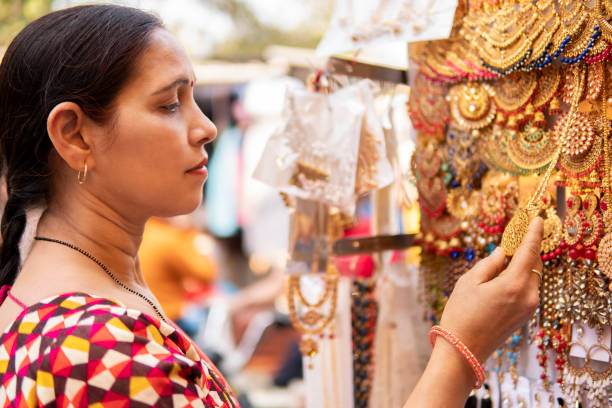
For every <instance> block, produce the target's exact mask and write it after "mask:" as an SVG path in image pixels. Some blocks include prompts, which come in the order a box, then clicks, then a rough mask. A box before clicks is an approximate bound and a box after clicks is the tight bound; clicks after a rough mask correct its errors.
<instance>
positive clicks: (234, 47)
mask: <svg viewBox="0 0 612 408" xmlns="http://www.w3.org/2000/svg"><path fill="white" fill-rule="evenodd" d="M203 1H205V2H206V3H208V4H210V5H213V6H214V7H216V8H217V9H219V10H221V11H223V12H225V13H227V14H229V15H230V16H231V17H232V19H233V20H234V23H235V25H236V27H237V30H238V32H237V33H236V35H235V36H234V37H233V38H232V39H230V40H228V41H226V42H224V43H222V44H220V45H218V46H217V47H216V49H215V50H214V52H213V55H212V57H213V58H219V59H224V60H232V59H241V60H245V59H246V60H248V59H252V58H258V57H260V56H261V53H262V51H263V50H264V48H266V47H267V46H268V45H270V44H277V45H287V46H294V47H305V48H315V47H316V46H317V44H318V43H319V41H320V40H321V37H322V36H323V33H324V31H325V29H326V27H327V24H328V22H329V18H330V16H331V11H332V8H331V4H332V2H327V1H323V0H317V1H313V5H314V6H315V7H314V10H315V11H316V14H315V15H314V16H313V18H312V19H310V20H309V21H308V22H307V23H305V24H302V25H301V26H299V27H297V28H295V29H293V30H290V31H287V30H281V29H279V28H277V27H273V26H270V25H266V24H263V23H262V22H261V21H260V20H259V19H258V18H257V16H256V15H255V13H254V12H253V11H252V9H251V8H250V7H249V6H248V5H247V4H246V3H245V2H244V1H241V0H203Z"/></svg>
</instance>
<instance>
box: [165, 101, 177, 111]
mask: <svg viewBox="0 0 612 408" xmlns="http://www.w3.org/2000/svg"><path fill="white" fill-rule="evenodd" d="M180 107H181V104H180V103H178V102H177V103H173V104H171V105H166V106H164V107H163V109H165V110H167V111H168V112H176V111H177V110H178V108H180Z"/></svg>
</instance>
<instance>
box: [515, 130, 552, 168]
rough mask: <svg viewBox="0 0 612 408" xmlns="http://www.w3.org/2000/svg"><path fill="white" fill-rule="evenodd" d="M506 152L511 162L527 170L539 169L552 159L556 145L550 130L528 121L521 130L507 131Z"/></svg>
mask: <svg viewBox="0 0 612 408" xmlns="http://www.w3.org/2000/svg"><path fill="white" fill-rule="evenodd" d="M506 141H507V153H508V157H509V158H510V160H512V162H513V163H514V164H515V165H516V166H517V167H519V168H521V169H524V170H525V171H526V172H527V171H541V170H543V169H545V168H546V166H548V164H549V163H550V162H551V161H552V159H553V157H554V155H555V151H556V150H557V146H556V145H555V143H554V141H553V140H552V139H551V137H550V132H549V131H547V130H544V129H543V128H539V127H537V126H533V125H532V124H531V122H530V123H528V124H527V126H525V130H524V131H522V132H516V131H508V132H507V139H506Z"/></svg>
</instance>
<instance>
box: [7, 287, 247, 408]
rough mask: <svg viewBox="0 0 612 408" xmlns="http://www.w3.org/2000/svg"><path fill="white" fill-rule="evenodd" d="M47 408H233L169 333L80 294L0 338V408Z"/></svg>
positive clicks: (216, 380) (214, 378)
mask: <svg viewBox="0 0 612 408" xmlns="http://www.w3.org/2000/svg"><path fill="white" fill-rule="evenodd" d="M2 289H3V290H2V291H0V304H2V302H3V301H4V298H6V293H7V291H8V288H7V287H5V288H2ZM3 295H4V296H3ZM52 406H53V407H56V406H57V407H94V408H97V407H109V408H115V407H116V408H124V407H125V408H127V407H135V408H139V407H151V406H156V407H223V408H231V407H239V405H238V402H237V401H236V399H235V397H234V396H233V394H232V393H231V391H230V388H229V386H228V384H227V383H226V381H225V380H224V379H223V377H222V376H221V374H220V373H219V372H218V370H217V369H216V367H214V365H213V364H212V363H211V362H210V360H208V358H207V357H206V356H205V355H204V354H203V353H202V352H201V351H200V350H199V349H198V348H197V347H196V346H195V345H194V344H193V342H192V341H191V340H190V339H189V338H188V337H187V336H185V335H184V334H183V333H182V332H181V331H179V330H178V329H177V328H176V327H173V326H171V325H169V324H167V323H165V322H163V321H161V320H159V319H156V318H153V317H152V316H149V315H147V314H145V313H142V312H140V311H137V310H133V309H127V308H125V307H124V306H123V305H121V304H120V303H119V302H117V301H114V300H109V299H104V298H100V297H94V296H90V295H86V294H81V293H69V294H64V295H60V296H55V297H52V298H49V299H45V300H43V301H41V302H40V303H37V304H36V305H33V306H30V307H28V308H27V309H25V310H24V311H23V312H22V313H21V315H20V316H19V317H18V318H17V320H16V321H15V322H13V324H12V325H11V327H9V328H8V330H7V331H6V332H4V333H2V335H1V336H0V408H4V407H17V408H22V407H24V408H25V407H52Z"/></svg>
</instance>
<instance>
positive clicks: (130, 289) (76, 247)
mask: <svg viewBox="0 0 612 408" xmlns="http://www.w3.org/2000/svg"><path fill="white" fill-rule="evenodd" d="M34 239H35V240H36V241H47V242H53V243H56V244H60V245H64V246H67V247H68V248H70V249H74V250H75V251H77V252H80V253H81V254H83V255H85V256H86V257H88V258H89V259H91V260H92V261H94V262H95V263H96V264H98V266H99V267H100V268H102V269H103V270H104V272H106V274H107V275H108V276H109V277H110V278H111V279H112V280H113V281H114V282H115V283H116V284H117V285H118V286H119V287H121V288H122V289H125V290H127V291H128V292H130V293H133V294H134V295H137V296H139V297H140V298H141V299H143V300H144V301H145V302H147V303H148V304H149V305H151V307H152V308H153V310H155V313H157V315H158V316H159V317H160V319H162V320H163V321H164V322H166V323H168V322H167V321H166V319H165V318H164V315H163V314H162V313H161V311H160V310H159V308H158V307H157V306H156V305H155V303H153V301H152V300H151V299H149V298H148V297H146V296H145V295H143V294H142V293H140V292H138V291H137V290H134V289H132V288H130V287H129V286H127V285H126V284H124V283H123V282H121V281H120V280H119V279H118V278H117V277H116V276H115V275H114V274H113V273H112V272H111V271H110V269H108V267H107V266H106V265H104V264H103V263H102V261H100V260H99V259H98V258H96V257H95V256H93V255H92V254H90V253H89V252H87V251H85V250H84V249H81V248H79V247H78V246H76V245H72V244H71V243H69V242H65V241H60V240H59V239H54V238H46V237H34Z"/></svg>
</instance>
